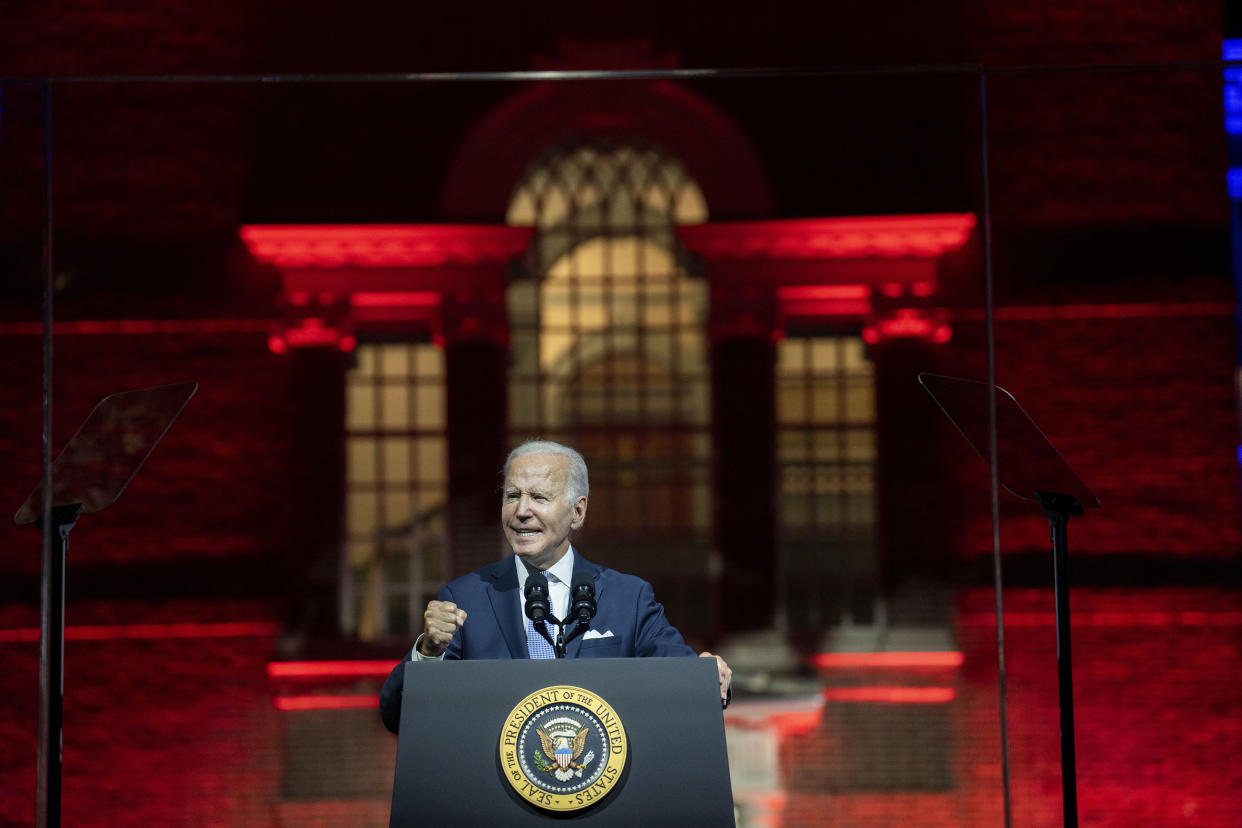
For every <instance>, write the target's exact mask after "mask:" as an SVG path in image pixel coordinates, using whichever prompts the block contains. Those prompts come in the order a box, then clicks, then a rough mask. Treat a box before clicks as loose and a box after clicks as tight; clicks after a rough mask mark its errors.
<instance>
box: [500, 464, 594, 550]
mask: <svg viewBox="0 0 1242 828" xmlns="http://www.w3.org/2000/svg"><path fill="white" fill-rule="evenodd" d="M568 484H569V458H568V457H565V456H564V455H561V454H527V455H525V456H523V457H515V458H514V459H513V462H511V463H510V464H509V474H508V476H507V477H506V478H505V488H504V493H503V494H502V495H501V498H500V525H501V526H503V527H504V530H505V537H506V538H507V539H508V541H509V546H510V548H512V549H513V551H514V553H515V554H517V556H518V557H519V558H522V559H523V560H525V561H526V562H527V563H529V564H530V565H531V566H533V567H535V568H537V569H547V568H548V567H549V566H551V565H552V564H554V563H556V562H557V561H559V560H560V559H561V557H562V556H563V555H564V554H565V552H566V551H568V549H569V533H570V532H571V531H573V530H574V529H577V528H579V527H581V526H582V522H583V521H584V520H585V519H586V508H587V499H586V498H585V497H579V498H577V499H576V500H572V501H571V500H570V497H569V493H568V491H567V488H568Z"/></svg>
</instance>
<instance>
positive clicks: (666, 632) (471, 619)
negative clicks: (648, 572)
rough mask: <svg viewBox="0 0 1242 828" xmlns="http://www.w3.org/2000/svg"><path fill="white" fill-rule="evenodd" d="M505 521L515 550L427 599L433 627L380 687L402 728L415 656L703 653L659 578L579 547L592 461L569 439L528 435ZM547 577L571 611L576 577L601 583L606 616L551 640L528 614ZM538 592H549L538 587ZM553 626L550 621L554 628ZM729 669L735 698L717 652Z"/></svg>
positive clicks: (384, 706)
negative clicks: (661, 599) (656, 582)
mask: <svg viewBox="0 0 1242 828" xmlns="http://www.w3.org/2000/svg"><path fill="white" fill-rule="evenodd" d="M504 477H505V483H504V492H503V494H502V496H501V501H500V524H501V526H502V527H503V528H504V532H505V538H506V540H508V542H509V548H510V549H511V550H512V551H513V554H512V555H511V556H508V557H506V558H504V559H503V560H500V561H498V562H496V563H494V564H491V565H489V566H485V567H483V568H482V569H479V570H477V571H475V572H471V573H470V574H469V575H465V576H463V577H461V578H458V579H456V580H454V581H451V582H449V583H448V584H445V585H444V587H442V588H441V589H440V594H439V600H436V601H431V602H430V603H428V604H427V610H426V612H424V613H423V633H422V635H420V636H419V637H418V640H417V641H416V642H415V643H414V647H413V649H411V650H410V652H409V654H408V655H407V656H406V658H405V660H404V661H402V662H401V663H400V664H398V665H397V666H396V667H395V668H394V669H393V671H392V673H391V675H389V676H388V680H387V681H385V682H384V687H383V689H382V690H381V691H380V715H381V716H382V718H383V720H384V724H385V725H386V726H387V727H388V729H389V730H391V731H392V732H393V733H396V732H397V728H398V725H399V723H400V721H401V690H402V685H403V682H404V676H405V662H406V661H426V660H431V659H467V658H470V659H480V658H482V659H487V658H494V659H500V658H553V657H555V655H556V654H557V650H558V649H560V652H561V653H562V654H563V655H564V656H565V657H568V658H623V657H629V656H693V655H694V654H695V653H694V651H693V650H692V649H690V647H689V646H687V645H686V642H685V640H684V639H683V638H682V637H681V633H679V632H678V631H677V630H676V629H675V628H674V627H673V626H672V625H671V624H669V623H668V620H667V619H666V618H665V617H664V607H662V606H661V605H660V604H658V603H657V602H656V600H655V594H654V593H653V592H652V589H651V584H649V583H647V582H646V581H644V580H642V579H640V578H636V577H634V576H633V575H623V574H621V573H620V572H616V571H615V570H612V569H608V568H607V567H603V566H599V565H598V564H593V563H591V562H590V561H588V560H587V559H586V558H583V557H582V556H581V555H579V554H578V553H577V551H576V550H575V549H574V548H573V546H572V544H571V543H570V535H571V534H572V533H573V532H574V531H575V530H577V529H579V528H581V527H582V524H583V522H585V521H586V514H587V497H588V495H589V491H590V490H589V486H588V483H587V467H586V462H585V461H584V460H583V459H582V455H580V454H579V453H578V452H576V451H574V450H573V449H572V448H570V447H568V446H563V445H561V444H560V443H552V442H546V441H535V442H529V443H523V444H522V445H520V446H518V447H517V448H515V449H514V450H513V451H512V452H510V454H509V458H508V460H506V461H505V470H504ZM540 574H542V575H543V576H544V577H546V578H547V584H548V587H547V593H546V600H547V601H548V603H549V607H548V609H549V610H550V612H551V614H552V615H554V616H555V617H556V618H559V619H565V618H567V617H568V616H569V611H570V600H571V596H570V585H571V584H579V583H584V582H587V581H588V580H589V582H590V583H591V584H592V585H593V586H594V598H595V606H596V608H597V609H596V615H595V617H594V619H593V620H592V621H591V624H590V631H588V632H587V634H586V635H584V636H580V637H574V638H573V639H572V640H564V639H560V640H557V641H555V642H554V641H552V640H549V639H551V635H548V636H547V638H546V639H545V637H544V635H542V634H541V631H540V630H538V629H537V628H536V625H535V624H534V622H532V621H531V620H530V619H529V618H528V617H527V615H526V612H525V609H526V594H527V592H526V590H525V587H526V582H527V579H528V578H531V577H533V578H535V581H533V582H532V584H535V583H540V582H539V575H540ZM531 595H532V597H535V596H542V593H541V592H532V593H531ZM544 631H545V632H546V627H545V629H544ZM699 655H700V656H702V657H704V658H715V659H716V661H717V667H718V669H719V673H720V699H721V703H722V704H727V703H728V700H729V696H730V692H731V689H730V685H731V683H732V677H733V671H732V670H730V669H729V665H727V664H726V663H725V661H724V659H722V658H720V656H713V655H712V654H711V653H700V654H699Z"/></svg>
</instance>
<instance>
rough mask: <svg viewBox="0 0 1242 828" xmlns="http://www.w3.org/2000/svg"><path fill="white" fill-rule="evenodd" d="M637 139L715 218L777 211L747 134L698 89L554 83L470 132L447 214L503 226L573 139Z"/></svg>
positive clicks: (450, 186) (451, 177)
mask: <svg viewBox="0 0 1242 828" xmlns="http://www.w3.org/2000/svg"><path fill="white" fill-rule="evenodd" d="M633 135H640V136H642V137H643V138H644V139H646V140H648V141H652V142H655V143H657V144H659V145H660V146H662V147H663V148H664V149H665V150H667V151H668V152H670V153H672V154H673V155H674V156H676V157H677V158H678V159H679V160H680V161H681V162H682V163H683V164H685V165H686V167H687V169H688V170H689V172H690V174H691V175H692V176H693V177H694V179H695V180H696V181H697V182H698V184H699V186H700V187H701V188H702V190H703V195H704V197H705V198H706V200H707V204H708V209H709V210H710V214H711V217H712V219H713V220H717V219H730V218H733V219H743V218H752V219H753V218H764V217H769V216H771V215H772V214H773V210H774V207H773V201H772V195H771V191H770V189H769V187H768V182H767V177H766V175H765V174H764V172H763V168H762V165H761V164H760V162H759V157H758V155H757V154H756V153H755V151H754V149H753V148H752V147H751V145H750V141H749V139H748V138H747V137H746V136H745V135H744V134H743V133H742V131H741V129H740V128H739V127H738V126H737V125H736V124H735V123H734V122H733V121H732V119H731V118H729V117H728V116H727V115H726V114H725V113H723V112H722V111H721V110H719V109H717V108H716V107H715V106H714V105H713V104H711V103H710V102H708V101H707V100H705V99H704V98H702V97H700V96H699V95H697V94H695V93H694V92H691V91H690V90H688V89H686V88H684V87H682V86H679V85H677V84H675V83H670V82H668V81H655V80H650V81H649V80H640V81H593V82H581V83H578V82H559V81H558V82H551V81H549V82H544V83H539V84H536V85H534V86H531V87H529V88H528V89H526V90H524V91H522V92H519V93H518V94H517V95H514V96H513V97H511V98H509V99H508V100H507V101H505V102H504V103H502V104H501V105H500V106H499V107H497V108H496V109H494V110H493V111H492V112H491V113H489V114H488V115H487V116H485V117H484V118H483V119H482V120H481V121H479V122H478V123H477V124H476V125H475V127H474V128H473V129H472V130H471V131H470V132H469V133H468V134H467V135H466V138H465V140H464V141H463V142H462V145H461V149H460V150H459V151H458V153H457V156H456V157H455V158H454V160H453V164H452V167H451V169H450V171H449V174H448V177H447V179H446V183H445V187H444V191H443V194H442V196H441V202H440V213H441V215H442V216H443V217H444V218H445V219H448V220H452V221H486V222H495V221H500V220H502V219H503V217H504V215H505V211H506V210H507V209H508V206H509V199H510V197H511V195H512V190H513V187H515V186H516V185H517V183H518V182H519V181H521V179H522V177H523V175H524V174H525V172H526V169H527V167H528V166H529V165H530V163H531V162H532V161H534V160H535V159H536V158H537V157H538V156H539V155H540V154H541V153H542V152H544V151H545V150H547V149H548V148H549V147H551V146H555V145H556V144H558V143H560V142H563V141H565V140H567V139H570V138H586V139H591V138H601V137H611V138H618V137H629V136H633Z"/></svg>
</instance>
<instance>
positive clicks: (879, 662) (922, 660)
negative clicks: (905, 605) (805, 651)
mask: <svg viewBox="0 0 1242 828" xmlns="http://www.w3.org/2000/svg"><path fill="white" fill-rule="evenodd" d="M811 663H812V664H814V665H815V666H816V667H821V668H828V667H960V666H961V665H962V654H961V653H960V652H958V651H956V650H945V651H929V652H901V653H818V654H817V655H815V656H814V657H813V658H812V659H811Z"/></svg>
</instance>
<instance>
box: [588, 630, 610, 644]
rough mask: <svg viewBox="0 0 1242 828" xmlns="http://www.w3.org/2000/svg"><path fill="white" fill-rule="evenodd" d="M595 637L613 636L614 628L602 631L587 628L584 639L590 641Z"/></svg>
mask: <svg viewBox="0 0 1242 828" xmlns="http://www.w3.org/2000/svg"><path fill="white" fill-rule="evenodd" d="M595 638H612V630H608V631H607V632H600V631H599V630H587V631H586V633H585V634H583V636H582V640H583V641H590V640H592V639H595Z"/></svg>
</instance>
